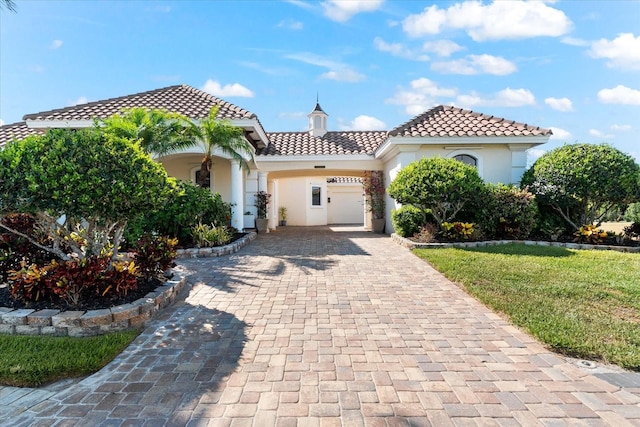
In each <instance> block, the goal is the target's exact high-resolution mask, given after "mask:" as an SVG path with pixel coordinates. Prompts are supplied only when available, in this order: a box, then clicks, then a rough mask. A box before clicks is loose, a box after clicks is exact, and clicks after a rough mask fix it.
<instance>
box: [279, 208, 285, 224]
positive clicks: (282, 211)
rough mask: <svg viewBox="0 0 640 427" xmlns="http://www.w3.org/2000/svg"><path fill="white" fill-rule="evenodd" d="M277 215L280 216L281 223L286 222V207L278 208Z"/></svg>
mask: <svg viewBox="0 0 640 427" xmlns="http://www.w3.org/2000/svg"><path fill="white" fill-rule="evenodd" d="M278 213H279V214H280V219H281V220H282V221H286V220H287V207H286V206H280V207H279V208H278Z"/></svg>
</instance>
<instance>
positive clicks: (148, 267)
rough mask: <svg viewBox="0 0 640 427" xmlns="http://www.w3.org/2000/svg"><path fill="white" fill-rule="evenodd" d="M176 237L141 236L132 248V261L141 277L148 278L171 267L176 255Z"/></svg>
mask: <svg viewBox="0 0 640 427" xmlns="http://www.w3.org/2000/svg"><path fill="white" fill-rule="evenodd" d="M177 244H178V240H177V239H172V238H169V237H165V236H153V235H150V234H147V235H144V236H142V237H141V238H140V239H139V240H138V241H137V242H136V245H135V247H134V249H133V253H134V255H133V261H134V262H135V264H136V266H137V267H138V269H139V271H140V275H141V277H142V278H143V279H145V280H149V279H152V278H154V277H156V276H158V275H159V274H162V273H164V272H165V270H167V269H168V268H169V267H171V264H173V260H174V259H175V258H176V256H177V252H176V249H175V248H176V245H177Z"/></svg>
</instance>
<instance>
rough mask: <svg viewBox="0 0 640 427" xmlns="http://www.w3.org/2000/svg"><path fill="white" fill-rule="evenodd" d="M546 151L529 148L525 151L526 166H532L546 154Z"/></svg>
mask: <svg viewBox="0 0 640 427" xmlns="http://www.w3.org/2000/svg"><path fill="white" fill-rule="evenodd" d="M546 152H547V150H543V149H542V148H529V149H528V150H527V166H528V167H530V166H531V165H533V164H534V163H535V162H536V160H538V159H539V158H540V157H542V156H543V155H544V154H546Z"/></svg>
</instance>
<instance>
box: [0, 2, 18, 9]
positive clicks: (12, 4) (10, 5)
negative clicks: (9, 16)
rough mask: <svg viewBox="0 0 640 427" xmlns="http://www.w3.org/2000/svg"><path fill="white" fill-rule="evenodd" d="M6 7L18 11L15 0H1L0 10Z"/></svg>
mask: <svg viewBox="0 0 640 427" xmlns="http://www.w3.org/2000/svg"><path fill="white" fill-rule="evenodd" d="M5 7H6V8H7V9H8V10H10V11H11V12H15V11H16V3H15V2H14V1H13V0H0V10H1V9H3V8H5Z"/></svg>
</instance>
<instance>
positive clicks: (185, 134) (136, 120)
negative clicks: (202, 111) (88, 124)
mask: <svg viewBox="0 0 640 427" xmlns="http://www.w3.org/2000/svg"><path fill="white" fill-rule="evenodd" d="M96 125H97V126H101V127H103V128H104V131H105V132H108V133H113V134H114V135H116V136H119V137H121V138H128V139H131V140H138V141H139V142H140V146H141V147H142V149H143V150H144V151H146V152H147V153H149V154H155V155H157V156H160V157H162V156H165V155H167V154H170V153H172V152H175V151H178V150H181V149H184V148H187V147H191V146H193V145H194V142H195V138H196V135H197V126H196V125H195V124H194V123H193V122H191V121H190V120H189V118H187V117H186V116H184V115H182V114H178V113H172V112H168V111H166V110H159V109H153V108H152V109H147V108H142V107H136V108H130V109H126V110H123V111H122V112H121V113H119V114H114V115H112V116H111V117H108V118H107V119H105V120H103V121H102V122H98V121H96Z"/></svg>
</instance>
